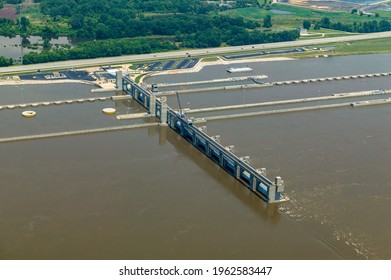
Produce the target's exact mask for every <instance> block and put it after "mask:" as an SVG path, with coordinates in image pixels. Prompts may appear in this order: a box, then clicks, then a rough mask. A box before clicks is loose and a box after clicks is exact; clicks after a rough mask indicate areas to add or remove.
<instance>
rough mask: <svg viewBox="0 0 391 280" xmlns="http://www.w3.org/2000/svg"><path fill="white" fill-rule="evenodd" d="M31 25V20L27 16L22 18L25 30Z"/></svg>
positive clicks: (21, 22)
mask: <svg viewBox="0 0 391 280" xmlns="http://www.w3.org/2000/svg"><path fill="white" fill-rule="evenodd" d="M29 25H30V21H29V19H28V18H26V17H21V18H20V26H21V27H22V30H23V31H26V29H27V26H29Z"/></svg>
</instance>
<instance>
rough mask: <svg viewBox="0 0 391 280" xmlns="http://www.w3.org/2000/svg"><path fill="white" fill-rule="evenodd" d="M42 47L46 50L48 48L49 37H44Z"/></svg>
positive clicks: (49, 45)
mask: <svg viewBox="0 0 391 280" xmlns="http://www.w3.org/2000/svg"><path fill="white" fill-rule="evenodd" d="M42 46H43V48H44V49H45V50H48V49H50V47H51V46H52V45H51V44H50V40H49V39H44V40H43V45H42Z"/></svg>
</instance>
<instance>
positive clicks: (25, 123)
mask: <svg viewBox="0 0 391 280" xmlns="http://www.w3.org/2000/svg"><path fill="white" fill-rule="evenodd" d="M320 62H321V63H320ZM390 62H391V55H389V54H386V55H366V56H365V55H364V56H346V57H339V58H330V59H329V60H328V59H324V60H323V59H306V60H297V61H284V62H268V63H251V64H248V63H247V64H246V65H249V66H251V67H252V68H253V69H254V73H252V74H254V75H255V74H257V75H258V74H266V75H268V76H269V77H270V78H269V80H284V79H298V78H309V77H316V76H318V77H325V76H336V75H343V74H358V73H372V72H373V73H374V72H385V71H390V70H389V65H390ZM320 65H321V67H320ZM235 66H236V65H235ZM226 67H227V66H211V67H206V68H204V69H203V70H202V71H201V72H199V73H195V74H180V75H166V76H155V77H151V78H149V79H147V82H151V83H152V82H163V81H164V82H174V81H177V82H178V81H190V80H202V79H205V78H222V77H226V76H229V75H228V74H227V73H226V72H225V68H226ZM387 79H388V80H387ZM367 81H368V83H369V84H370V85H366V84H367V83H366V82H365V81H362V80H350V81H341V82H327V83H324V84H321V83H320V84H309V85H295V86H286V87H273V88H267V89H266V88H262V89H258V90H254V91H246V95H244V94H243V92H242V91H231V92H229V93H228V92H225V93H228V94H229V95H230V96H231V97H227V98H224V95H223V94H224V93H222V92H209V93H197V94H187V95H182V96H181V99H182V97H183V99H184V101H183V103H186V104H187V103H188V102H189V103H190V104H189V105H191V107H192V108H198V107H206V106H208V103H209V104H216V105H219V104H226V103H228V104H232V103H240V102H241V101H243V98H244V101H246V102H250V101H251V102H253V100H254V101H256V100H261V99H262V96H264V98H269V97H270V95H275V97H276V99H281V98H284V93H285V98H287V97H286V96H289V95H290V94H291V93H292V94H295V96H298V97H299V96H301V95H300V94H301V93H300V92H301V90H300V89H303V90H302V92H303V93H302V94H303V95H309V94H310V93H311V92H313V93H315V96H316V95H317V94H318V95H319V94H320V93H322V94H323V95H327V94H330V93H331V92H347V91H351V90H352V89H353V90H354V89H361V88H362V87H365V86H367V87H368V88H372V87H374V86H375V87H376V88H382V87H384V88H385V87H386V86H387V85H389V81H390V78H373V79H368V80H367ZM376 81H377V82H378V83H376ZM387 81H388V83H387ZM318 86H320V87H319V90H320V91H321V92H320V93H319V91H318ZM22 88H23V89H22ZM90 89H91V87H89V86H86V85H79V84H74V85H72V86H70V85H39V86H38V85H35V86H27V85H24V86H19V87H15V86H1V87H0V90H1V93H0V104H1V105H4V104H13V103H21V102H22V101H21V100H22V98H23V100H26V99H28V100H33V101H38V100H40V101H43V100H48V99H50V100H57V99H67V98H79V97H80V98H81V97H84V98H85V97H88V96H91V94H90V93H89V90H90ZM264 90H265V91H264ZM294 92H296V93H294ZM247 93H250V95H248V96H247ZM106 95H107V94H106ZM94 96H96V94H94ZM99 96H100V95H99ZM243 96H244V97H243ZM265 96H268V97H265ZM60 97H61V98H60ZM187 98H189V99H188V100H187ZM295 98H296V97H295ZM225 99H227V100H225ZM185 100H186V101H185ZM181 101H182V100H181ZM206 101H208V102H206ZM24 102H26V101H24ZM169 103H170V106H173V107H175V99H174V98H169ZM113 106H116V107H117V108H118V109H119V110H120V111H121V112H122V113H125V112H139V111H141V110H142V109H141V108H140V106H137V105H136V104H134V102H130V103H129V102H121V103H118V104H113V103H112V102H111V101H110V102H93V103H87V104H71V105H60V106H53V107H37V108H34V110H36V111H37V117H36V118H35V119H22V118H21V116H20V112H21V109H20V110H19V109H14V110H1V111H0V116H1V118H2V120H3V121H2V122H1V126H0V128H1V129H0V131H1V136H0V137H1V138H4V137H11V136H19V135H29V134H38V133H46V132H51V131H55V132H57V131H66V130H72V129H84V128H88V127H107V126H118V125H121V124H131V123H133V122H135V121H130V120H127V121H118V120H116V119H115V118H114V117H112V116H106V115H103V114H102V113H101V109H102V108H103V107H113ZM212 106H213V105H212ZM390 110H391V107H389V105H384V106H371V107H363V108H354V109H353V108H341V109H330V110H319V111H311V112H300V113H290V114H280V115H270V116H262V117H253V118H242V119H232V120H225V121H215V122H208V124H207V126H208V133H209V134H210V135H215V134H220V135H221V138H222V143H223V144H225V145H231V144H234V145H235V147H236V150H237V153H238V154H239V155H241V156H243V155H249V156H250V157H251V164H252V165H253V166H255V167H266V168H267V170H268V177H270V178H273V177H274V176H276V175H281V176H282V177H283V179H284V180H285V183H286V192H285V193H286V195H288V196H289V197H290V201H288V202H284V203H282V204H279V205H266V204H265V203H263V202H262V201H260V200H259V198H257V197H256V196H254V195H253V194H252V193H251V192H249V191H248V190H246V189H245V188H244V187H243V186H242V185H241V184H240V183H238V182H237V181H235V180H234V179H233V178H231V177H230V176H229V175H228V174H227V173H226V172H225V171H223V170H221V169H219V168H218V167H217V166H216V165H215V164H214V163H212V162H211V161H210V160H208V159H207V158H205V157H204V156H203V155H201V154H200V153H199V152H198V151H197V150H196V149H194V148H193V147H192V146H190V145H189V144H188V143H187V142H186V141H184V140H183V139H181V138H180V137H179V136H178V135H177V134H176V133H175V132H173V131H171V130H169V129H168V128H164V127H153V128H141V129H133V130H128V131H121V132H111V133H102V134H88V135H83V136H69V137H63V138H51V139H50V138H49V139H43V140H33V141H24V142H10V143H2V144H0V150H1V155H2V157H1V158H0V161H1V166H2V168H1V169H0V175H1V178H2V183H1V185H0V258H1V259H341V258H342V259H356V258H369V259H389V258H390V257H391V252H390V244H391V237H390V236H389V234H388V233H389V232H390V230H391V221H390V219H388V218H387V217H388V214H389V213H390V210H391V209H390V207H391V204H390V200H391V191H390V190H391V188H390V183H389V182H390V181H391V180H390V179H391V178H390V177H391V175H390V174H389V172H388V171H387V168H388V166H390V163H391V146H390V144H389V141H388V137H389V135H390V132H391V131H390V129H391V127H390V126H389V123H390ZM139 121H140V120H139ZM139 121H138V122H139ZM148 121H151V120H148Z"/></svg>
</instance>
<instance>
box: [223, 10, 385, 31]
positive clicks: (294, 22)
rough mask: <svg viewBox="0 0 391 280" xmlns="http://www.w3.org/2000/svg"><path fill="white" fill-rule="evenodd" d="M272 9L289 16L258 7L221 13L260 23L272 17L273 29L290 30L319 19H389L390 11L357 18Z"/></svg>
mask: <svg viewBox="0 0 391 280" xmlns="http://www.w3.org/2000/svg"><path fill="white" fill-rule="evenodd" d="M271 7H272V9H276V10H280V11H286V12H290V13H291V14H275V13H273V12H271V11H269V10H266V9H260V8H258V7H253V8H242V9H235V10H227V11H224V12H222V13H223V14H226V15H232V16H234V15H235V16H241V17H244V18H247V19H253V20H259V21H262V20H263V18H264V17H265V16H266V15H271V16H272V22H273V28H277V29H281V30H284V29H292V28H296V27H300V26H302V24H303V21H304V20H306V19H308V20H310V21H312V22H317V21H319V20H320V19H321V18H324V17H328V18H329V19H330V20H331V21H332V22H342V23H351V24H352V23H353V22H363V21H369V20H374V19H377V20H381V19H382V18H387V19H391V11H378V14H379V15H380V17H378V18H375V16H370V17H368V16H359V15H356V14H355V15H352V14H350V13H347V12H328V11H318V10H312V9H307V8H301V7H296V6H290V5H284V4H273V5H272V6H271Z"/></svg>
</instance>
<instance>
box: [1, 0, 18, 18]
mask: <svg viewBox="0 0 391 280" xmlns="http://www.w3.org/2000/svg"><path fill="white" fill-rule="evenodd" d="M0 18H8V19H12V20H15V19H16V6H15V5H10V4H4V8H3V9H0Z"/></svg>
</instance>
